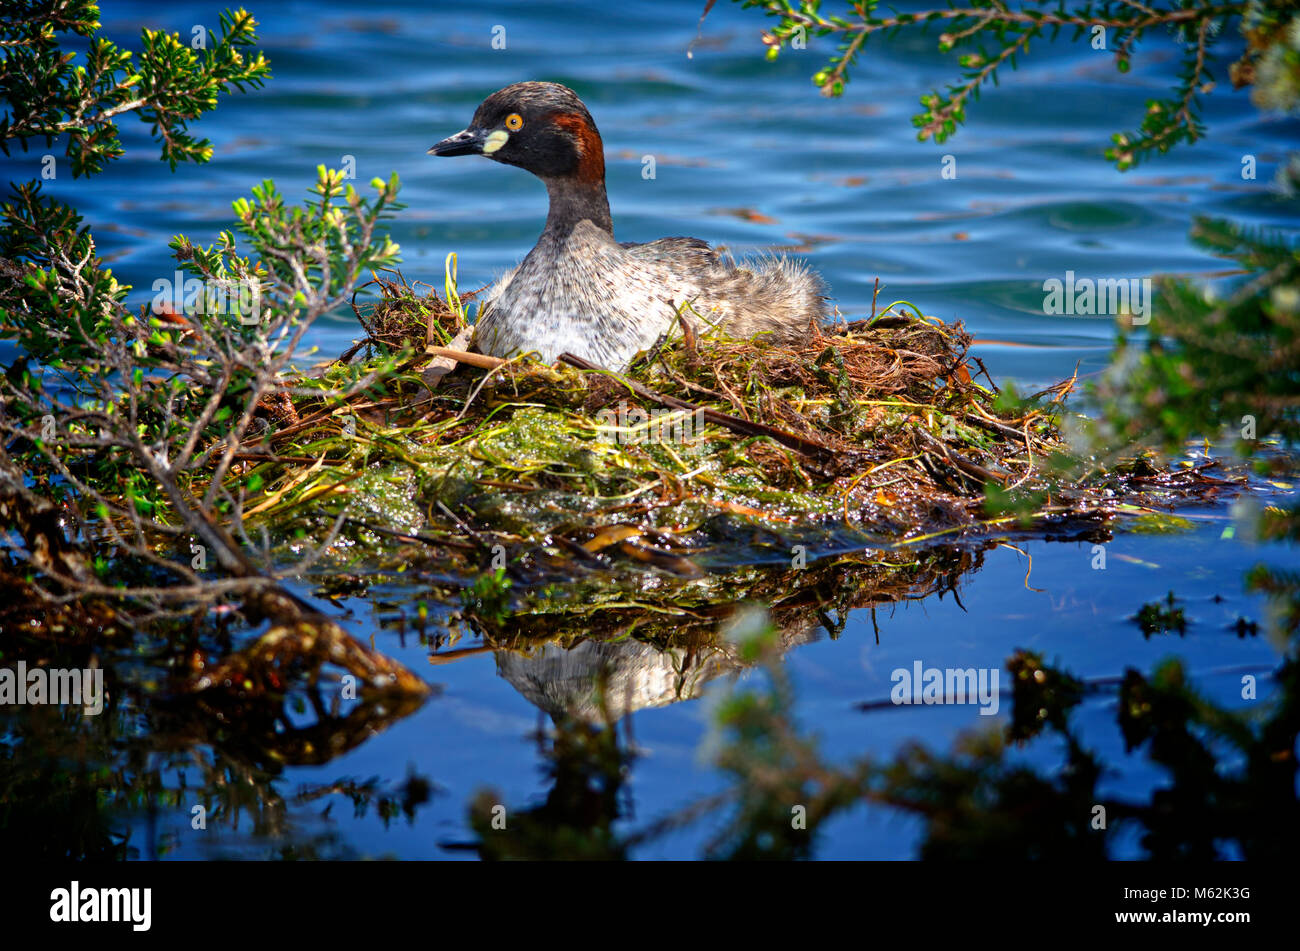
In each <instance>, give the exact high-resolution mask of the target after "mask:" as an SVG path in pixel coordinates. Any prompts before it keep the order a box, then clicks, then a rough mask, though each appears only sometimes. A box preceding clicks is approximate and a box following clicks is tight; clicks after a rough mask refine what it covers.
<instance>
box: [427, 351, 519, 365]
mask: <svg viewBox="0 0 1300 951" xmlns="http://www.w3.org/2000/svg"><path fill="white" fill-rule="evenodd" d="M424 352H425V353H427V354H428V355H429V356H431V357H446V358H447V359H449V360H455V361H457V362H458V363H467V364H469V365H470V366H472V367H478V368H479V369H480V370H495V369H496V368H497V367H499V366H501V364H503V363H506V362H507V361H505V360H503V359H501V358H500V357H489V356H488V355H487V354H483V353H470V352H469V351H468V350H455V349H453V348H451V347H434V346H428V347H425V348H424Z"/></svg>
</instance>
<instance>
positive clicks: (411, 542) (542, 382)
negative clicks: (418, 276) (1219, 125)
mask: <svg viewBox="0 0 1300 951" xmlns="http://www.w3.org/2000/svg"><path fill="white" fill-rule="evenodd" d="M374 284H375V286H376V288H377V290H378V292H379V298H378V300H377V301H376V302H374V303H372V304H369V305H367V306H358V307H357V314H358V318H359V319H360V321H361V324H362V326H363V328H364V329H365V331H366V337H365V338H364V339H362V340H361V341H359V342H358V344H357V345H356V346H354V347H353V348H351V349H350V350H349V351H348V352H347V353H345V354H344V355H343V357H342V358H340V361H338V362H337V363H336V364H335V365H334V366H333V367H332V368H331V369H330V370H328V371H327V372H326V377H327V378H328V377H329V376H330V375H331V374H340V375H342V374H345V373H347V372H355V366H347V364H349V363H350V362H354V361H359V362H360V363H362V364H364V363H365V362H366V361H367V360H375V359H381V358H383V359H389V360H393V359H394V357H398V358H400V359H397V360H396V366H397V372H395V373H394V374H392V375H391V376H390V377H389V378H388V379H387V380H386V382H385V384H384V386H383V388H382V391H380V392H375V391H373V390H372V391H371V395H370V396H368V397H366V398H354V399H352V400H350V401H348V402H346V403H341V404H340V403H330V402H328V401H325V400H321V399H315V400H306V401H302V402H300V403H298V404H297V405H296V406H295V410H296V416H295V421H294V422H292V423H291V424H289V425H272V426H271V427H270V428H269V431H268V432H267V433H266V435H265V436H264V437H263V438H262V440H261V443H260V445H258V446H256V447H252V448H251V451H250V454H249V455H248V457H247V459H248V461H247V463H246V468H245V470H244V472H243V473H241V474H240V477H241V478H242V477H246V476H247V474H248V472H249V471H250V470H255V471H257V472H258V474H259V475H260V476H261V479H260V480H259V483H260V485H261V486H262V489H261V496H260V497H255V498H253V499H251V500H250V501H249V503H248V508H247V509H246V511H247V512H250V513H252V514H261V515H264V516H265V517H266V518H267V519H269V520H272V521H274V520H275V519H276V518H281V519H283V518H285V517H287V516H293V518H294V524H295V527H296V528H298V529H299V530H300V529H301V528H302V526H303V525H304V524H306V525H309V526H310V525H314V526H319V527H322V528H323V527H324V526H326V525H329V524H332V523H333V520H334V519H336V518H338V517H339V516H342V517H343V521H344V523H345V524H346V526H347V527H346V529H345V534H346V535H347V536H348V537H350V538H351V539H352V540H353V541H355V542H357V543H359V544H360V545H362V546H363V547H362V550H363V551H365V552H367V556H366V557H374V558H377V559H378V560H379V561H381V562H382V561H384V560H385V559H388V560H389V561H390V563H392V564H398V563H400V564H406V563H409V561H410V559H411V558H412V557H413V556H414V553H416V552H420V551H423V553H424V557H427V558H432V559H433V560H434V561H435V562H438V563H439V564H441V565H444V566H447V567H449V568H454V567H455V566H454V564H453V563H455V562H461V563H463V567H465V568H466V569H467V570H469V571H470V572H471V573H473V574H478V573H479V572H481V571H482V570H483V569H484V567H486V566H487V565H488V564H489V563H490V564H492V566H493V567H501V558H500V554H499V553H500V552H502V551H504V552H505V553H506V556H507V557H506V560H507V562H508V563H509V564H510V566H511V570H512V571H515V572H519V573H521V574H523V575H526V576H528V577H532V578H545V577H549V576H551V575H556V576H564V577H571V576H572V574H573V572H574V570H575V568H577V567H583V566H584V565H585V566H596V565H605V566H608V565H609V564H610V562H611V560H622V561H629V560H630V561H632V562H635V563H639V564H643V565H649V566H653V567H658V568H664V569H667V570H669V571H672V572H675V573H677V574H688V575H689V574H691V573H692V572H698V571H700V570H701V567H700V566H701V565H703V566H704V567H705V568H706V569H707V567H708V566H709V565H710V564H726V565H734V564H739V563H756V562H760V561H763V560H771V559H773V558H778V557H779V558H781V559H784V560H788V559H789V557H790V556H789V552H790V550H791V546H792V544H793V543H794V542H802V543H804V544H807V545H809V546H811V547H813V548H816V547H818V546H829V547H833V548H839V549H843V548H844V547H846V546H852V545H861V544H862V543H863V542H866V543H867V544H869V545H875V546H878V547H887V546H896V545H898V544H916V543H919V542H924V541H928V540H930V539H934V538H936V537H944V538H945V539H952V538H954V537H960V536H963V535H971V534H980V533H983V534H985V535H987V534H989V533H990V532H994V531H1006V530H1007V529H1008V528H1009V527H1015V526H1021V527H1023V526H1027V525H1035V524H1037V525H1038V526H1040V527H1041V526H1043V525H1046V524H1049V523H1055V522H1060V521H1063V520H1077V519H1093V520H1101V519H1106V518H1109V517H1111V516H1113V515H1114V514H1115V513H1116V511H1117V510H1121V509H1122V508H1123V507H1124V506H1125V505H1126V504H1129V503H1134V504H1140V503H1141V501H1142V500H1143V499H1148V500H1149V499H1150V498H1151V496H1152V493H1153V492H1157V491H1158V492H1163V493H1166V494H1168V493H1183V494H1195V493H1197V492H1200V491H1202V490H1204V489H1205V488H1206V487H1207V486H1211V485H1213V484H1215V483H1216V480H1212V479H1209V478H1208V477H1205V476H1204V475H1203V474H1202V473H1199V472H1196V471H1193V472H1181V473H1165V472H1158V471H1157V470H1155V469H1153V468H1152V467H1151V466H1150V465H1149V464H1148V463H1143V462H1141V461H1139V462H1138V463H1136V464H1135V465H1131V466H1128V467H1120V468H1118V469H1115V468H1112V469H1110V470H1107V471H1104V472H1099V471H1097V470H1095V469H1094V470H1093V471H1091V472H1086V473H1084V472H1082V471H1081V470H1077V471H1073V472H1070V471H1068V467H1067V466H1064V463H1069V462H1071V460H1070V458H1069V455H1068V453H1067V451H1066V447H1065V445H1064V443H1063V441H1062V436H1061V429H1060V424H1061V419H1062V415H1063V407H1062V402H1063V400H1064V398H1065V396H1066V394H1068V393H1069V392H1070V390H1071V389H1072V387H1073V384H1074V381H1073V380H1067V381H1064V382H1062V383H1060V384H1058V385H1057V386H1054V387H1051V388H1049V389H1047V390H1045V391H1043V392H1040V393H1037V394H1034V395H1032V396H1030V397H1027V398H1011V397H1010V396H1009V395H1008V394H1003V393H1000V392H999V390H998V387H997V385H996V384H995V383H994V381H993V379H992V378H991V377H990V376H989V374H988V373H987V371H986V370H985V368H984V366H983V364H982V363H981V362H980V361H979V360H978V359H977V358H973V357H972V356H971V355H970V353H969V350H970V346H971V343H972V341H971V338H970V336H969V335H968V334H967V333H966V332H965V331H964V330H963V329H962V327H961V325H960V324H958V325H947V324H944V323H942V322H941V321H938V320H936V319H933V318H929V317H925V316H923V315H921V314H919V313H900V312H898V311H897V310H890V311H886V312H885V313H883V314H881V315H879V316H878V317H876V318H875V319H872V320H868V321H857V322H854V323H849V324H840V325H837V326H828V327H824V328H821V329H813V330H812V331H811V332H810V333H809V335H808V336H807V338H806V339H804V340H802V341H800V342H799V343H797V344H792V345H781V346H772V345H767V344H765V343H764V342H763V341H761V340H754V341H741V340H734V339H728V338H725V337H721V336H704V337H701V338H699V339H693V338H691V337H690V336H689V335H688V336H687V337H686V338H685V339H677V340H674V341H673V342H671V343H668V344H664V345H662V346H660V347H659V348H658V349H656V350H655V351H654V352H652V353H647V354H645V355H643V357H642V358H641V359H640V360H639V361H638V362H637V363H636V364H634V366H633V367H632V369H631V370H630V371H629V372H627V373H624V374H614V373H609V372H607V371H604V370H602V369H600V368H595V367H592V366H590V365H589V364H586V363H584V362H583V361H581V360H579V359H576V358H573V359H568V358H565V359H562V360H561V362H560V363H559V364H557V365H555V366H547V365H543V364H540V363H538V362H536V361H532V360H529V359H525V358H520V359H515V360H511V361H508V362H507V361H498V360H493V359H492V358H484V357H461V361H462V362H457V361H455V360H449V359H447V355H448V354H449V353H451V354H458V353H459V351H455V350H452V351H449V350H447V349H445V347H446V344H447V343H454V342H456V341H457V339H458V335H460V337H459V339H460V340H461V341H463V340H464V339H465V335H464V333H463V331H465V330H466V328H467V327H468V322H467V318H466V315H465V307H464V304H465V302H466V301H467V300H469V299H470V298H471V297H472V295H464V296H461V297H459V298H457V297H455V296H454V295H451V297H452V300H451V303H449V302H448V299H447V298H448V296H449V295H446V294H444V295H439V294H438V293H437V292H436V291H435V290H434V289H432V288H430V289H427V290H421V289H418V288H415V287H412V286H410V285H409V284H407V283H406V282H405V281H403V280H401V279H400V278H399V279H398V280H389V279H377V280H376V281H375V282H374ZM466 359H469V360H473V362H475V363H478V364H479V365H477V366H474V365H467V364H466V363H465V362H463V361H464V360H466ZM262 458H265V460H266V461H264V462H261V461H259V460H260V459H262Z"/></svg>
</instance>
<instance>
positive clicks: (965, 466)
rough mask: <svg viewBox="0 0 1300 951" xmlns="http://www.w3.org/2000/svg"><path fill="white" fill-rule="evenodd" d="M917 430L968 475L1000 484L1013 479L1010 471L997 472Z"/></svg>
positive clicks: (921, 430)
mask: <svg viewBox="0 0 1300 951" xmlns="http://www.w3.org/2000/svg"><path fill="white" fill-rule="evenodd" d="M916 432H917V434H918V435H919V436H921V437H922V438H923V439H925V441H926V442H928V443H929V444H930V445H931V446H933V447H935V448H936V449H937V450H939V452H940V453H942V455H943V457H944V458H945V459H947V460H948V461H949V462H951V463H952V464H953V465H954V466H956V467H957V468H958V469H961V470H962V471H963V472H965V473H966V474H967V475H971V476H974V477H975V478H977V479H979V480H980V481H982V482H996V483H998V485H1006V484H1007V482H1008V481H1010V479H1011V474H1010V473H1007V472H996V471H994V470H993V469H989V468H986V467H985V466H982V465H980V464H979V463H978V462H975V461H974V460H972V459H968V458H966V457H965V456H963V455H962V454H961V453H959V452H957V451H956V450H954V449H952V448H950V447H949V446H947V445H946V444H944V443H943V442H941V441H940V440H938V439H936V438H935V437H933V436H931V435H930V434H929V433H928V432H926V431H925V430H924V429H917V430H916Z"/></svg>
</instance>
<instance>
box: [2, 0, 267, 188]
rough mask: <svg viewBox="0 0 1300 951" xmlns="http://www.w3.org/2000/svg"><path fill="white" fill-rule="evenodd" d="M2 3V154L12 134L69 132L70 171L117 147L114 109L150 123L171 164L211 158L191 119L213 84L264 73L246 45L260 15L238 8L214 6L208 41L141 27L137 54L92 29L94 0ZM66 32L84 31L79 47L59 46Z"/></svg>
mask: <svg viewBox="0 0 1300 951" xmlns="http://www.w3.org/2000/svg"><path fill="white" fill-rule="evenodd" d="M7 6H8V9H7V10H6V15H5V18H4V19H3V20H0V91H2V93H3V98H4V103H5V110H4V114H3V116H0V149H3V150H4V152H5V154H6V155H8V154H9V148H10V145H11V144H12V143H15V142H16V143H17V144H18V145H20V146H21V147H22V149H23V150H24V151H26V150H27V148H28V146H29V143H30V142H31V141H32V140H37V141H44V142H45V144H46V145H47V146H49V145H51V144H53V143H54V141H55V140H56V139H59V138H63V137H64V136H66V137H67V147H66V153H65V154H66V155H67V157H68V159H69V160H70V161H71V163H72V173H73V175H76V176H80V175H91V174H94V173H95V172H99V171H102V170H103V168H104V165H105V164H106V163H107V162H108V161H110V160H112V159H116V158H119V157H121V155H122V154H123V149H122V143H121V140H120V138H119V136H118V131H117V125H116V123H115V122H114V119H115V118H116V117H117V116H121V115H126V114H130V113H134V114H135V115H136V116H137V118H139V119H140V121H142V122H144V123H145V124H147V125H148V126H149V132H150V134H151V135H152V136H153V137H154V139H156V140H157V141H158V142H159V143H161V146H162V158H163V160H164V161H166V162H167V163H168V164H169V165H170V166H171V167H172V168H175V167H176V164H177V163H178V162H187V161H188V162H206V161H208V159H210V158H211V157H212V144H211V143H210V142H209V141H208V140H207V139H197V138H195V137H194V136H193V135H192V134H191V133H190V131H189V123H190V122H192V121H194V120H195V119H198V118H199V117H200V116H202V115H203V114H204V113H206V112H209V111H211V110H212V109H214V108H216V105H217V97H218V95H219V94H220V93H222V92H227V91H229V90H230V89H236V90H239V91H241V92H242V91H244V90H245V89H252V88H257V87H259V86H261V85H262V84H263V82H265V81H266V79H267V78H268V77H269V76H270V75H271V68H270V64H269V63H267V61H266V58H265V57H264V56H263V55H262V54H261V53H256V54H255V55H254V54H253V53H252V52H251V50H250V47H251V46H252V45H253V42H254V40H255V30H256V27H257V23H256V21H255V20H254V19H253V17H252V15H250V14H249V13H248V12H247V11H245V10H242V9H241V10H236V11H234V12H233V13H231V12H227V13H223V14H221V17H220V23H221V29H220V32H219V34H218V35H216V36H215V37H209V36H208V34H207V31H206V30H205V31H204V34H203V46H205V47H207V48H205V49H198V50H196V49H193V48H191V45H186V43H184V42H182V40H181V38H180V37H179V36H178V35H177V34H174V33H165V32H163V31H161V30H149V29H146V30H144V31H143V32H142V34H141V50H140V52H139V54H138V55H137V54H135V53H132V52H131V51H129V50H123V49H121V48H119V47H118V46H116V45H115V44H114V43H112V42H110V41H109V40H107V39H105V38H103V37H101V36H98V35H97V33H98V31H99V27H100V24H99V8H98V6H97V5H96V4H94V3H89V2H85V0H15V2H13V3H10V4H8V5H7ZM67 34H73V35H75V36H79V37H84V38H85V39H86V40H87V41H88V42H87V44H86V52H85V54H84V55H83V56H82V57H80V58H79V57H78V56H77V54H75V53H71V52H63V51H62V49H61V48H60V44H61V42H62V41H63V38H64V37H65V36H66V35H67ZM194 42H196V40H195V39H192V40H191V43H194Z"/></svg>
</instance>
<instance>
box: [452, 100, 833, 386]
mask: <svg viewBox="0 0 1300 951" xmlns="http://www.w3.org/2000/svg"><path fill="white" fill-rule="evenodd" d="M429 153H430V154H431V155H444V156H451V155H484V156H487V157H488V158H490V159H493V160H494V161H497V162H502V163H504V164H506V165H515V166H518V167H519V168H523V169H525V170H527V171H529V172H532V173H533V174H534V175H536V176H537V177H538V178H540V179H541V180H542V181H543V182H545V183H546V189H547V191H548V193H549V195H550V213H549V214H548V215H547V218H546V227H545V229H544V230H543V231H542V235H541V237H540V238H539V239H538V241H537V245H536V246H535V247H534V248H533V250H532V251H530V252H529V253H528V256H527V257H525V258H524V260H523V263H522V264H520V265H519V266H518V267H517V268H515V269H514V270H513V271H511V272H510V273H509V274H507V275H506V276H505V277H503V278H502V279H501V280H500V281H498V282H497V284H496V285H495V286H494V287H493V288H492V289H491V290H490V291H489V292H488V294H487V296H486V298H485V300H484V303H483V306H482V307H481V309H480V311H479V319H478V322H477V325H476V328H475V337H474V345H475V347H476V348H477V349H478V350H480V351H482V352H484V353H487V354H490V355H492V356H499V357H509V356H513V355H515V354H518V353H528V352H536V353H538V354H539V355H540V356H541V357H542V359H543V360H546V361H548V362H549V361H553V360H555V359H556V358H557V357H558V356H559V355H560V354H562V353H565V352H568V353H572V354H574V355H575V356H578V357H582V358H584V359H586V360H589V361H591V362H593V363H596V364H599V365H601V366H604V367H606V368H608V369H612V370H622V369H624V368H626V366H627V365H628V363H629V362H631V360H632V358H633V357H634V356H636V354H637V353H638V352H639V351H641V350H646V349H648V348H650V347H651V346H653V345H654V344H655V343H656V342H657V341H658V340H660V339H661V338H662V337H663V336H664V335H665V334H667V333H669V332H670V331H671V330H672V328H673V326H674V324H675V322H676V315H677V313H678V311H679V309H681V311H682V313H683V317H684V318H685V319H687V320H688V321H690V322H691V323H692V325H693V326H692V329H697V328H698V324H697V323H696V321H695V318H699V319H701V320H703V321H704V322H705V323H707V324H708V325H718V326H720V327H721V328H722V329H723V330H725V331H726V333H728V334H729V335H731V336H733V337H740V338H746V339H747V338H751V337H755V336H757V335H764V336H766V337H768V338H770V339H773V340H793V339H797V338H799V337H801V336H803V335H804V334H806V332H807V331H808V329H809V326H810V325H811V324H813V323H816V322H817V321H819V320H820V319H821V318H822V317H823V316H825V312H826V311H825V298H824V297H823V296H822V295H823V291H824V285H823V283H822V281H821V279H820V278H819V277H817V275H815V274H813V273H811V272H809V271H808V269H807V268H806V267H805V266H803V265H802V264H797V263H794V262H792V261H789V260H787V259H785V258H775V257H774V258H769V259H767V260H763V261H760V262H755V263H752V264H749V265H748V266H737V265H736V264H735V263H733V262H732V261H731V260H730V259H729V258H727V257H725V256H722V255H719V254H718V252H717V251H714V250H713V249H712V248H710V247H709V245H708V244H707V243H706V242H704V241H701V240H700V239H698V238H660V239H659V240H657V241H651V242H649V243H647V244H627V243H624V244H620V243H618V242H617V241H615V240H614V226H613V222H612V221H611V219H610V214H609V201H608V199H607V198H606V195H605V157H604V147H603V145H602V143H601V138H600V133H599V132H597V131H596V124H595V122H593V121H592V118H591V113H589V112H588V111H587V107H586V106H585V105H583V103H582V100H581V99H579V98H578V96H577V94H576V93H574V92H573V90H571V89H569V88H567V87H565V86H561V85H559V84H558V83H541V82H527V83H516V84H514V85H513V86H507V87H505V88H504V89H501V90H498V91H497V92H494V93H493V94H492V95H490V96H488V98H487V99H485V100H484V101H483V103H482V104H481V105H480V106H479V107H478V109H477V111H475V113H474V118H473V120H472V121H471V122H470V124H469V127H468V128H466V129H465V130H464V131H461V132H458V133H456V134H455V135H453V136H450V137H449V138H446V139H443V140H442V141H441V142H439V143H438V144H437V145H435V146H433V148H431V149H429ZM684 305H689V308H686V307H684ZM692 314H693V315H694V317H692V316H691V315H692Z"/></svg>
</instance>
